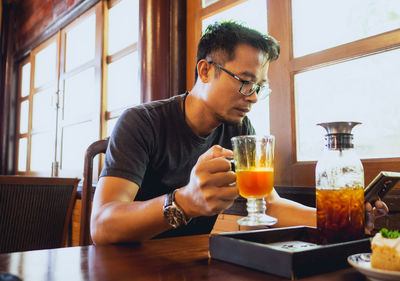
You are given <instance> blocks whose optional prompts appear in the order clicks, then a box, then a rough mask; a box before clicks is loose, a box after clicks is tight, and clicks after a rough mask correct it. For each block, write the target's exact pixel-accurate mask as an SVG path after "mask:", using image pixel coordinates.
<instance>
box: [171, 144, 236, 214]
mask: <svg viewBox="0 0 400 281" xmlns="http://www.w3.org/2000/svg"><path fill="white" fill-rule="evenodd" d="M232 155H233V154H232V151H231V150H228V149H225V148H222V147H221V146H219V145H214V146H213V147H211V148H210V149H209V150H207V151H206V152H205V153H204V154H203V155H201V156H200V157H199V159H198V161H197V163H196V165H195V166H194V167H193V169H192V171H191V173H190V181H189V183H188V185H186V186H185V187H183V188H180V189H179V190H178V191H177V192H176V193H175V198H176V203H177V204H178V205H179V206H180V207H181V208H182V209H183V211H184V212H185V214H186V216H188V217H198V216H212V215H215V214H218V213H220V212H221V211H223V210H225V209H226V208H229V207H230V206H231V205H232V203H233V201H234V200H235V198H236V197H237V196H238V195H239V192H238V189H237V188H236V186H232V184H234V183H235V181H236V174H235V173H234V172H232V171H231V164H230V162H229V161H228V160H227V159H226V158H225V157H232Z"/></svg>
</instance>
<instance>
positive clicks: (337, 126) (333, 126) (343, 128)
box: [317, 121, 362, 135]
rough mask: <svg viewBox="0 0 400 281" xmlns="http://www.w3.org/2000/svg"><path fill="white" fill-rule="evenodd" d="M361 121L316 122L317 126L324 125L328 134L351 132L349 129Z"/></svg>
mask: <svg viewBox="0 0 400 281" xmlns="http://www.w3.org/2000/svg"><path fill="white" fill-rule="evenodd" d="M359 124H362V123H361V122H350V121H337V122H326V123H318V124H317V125H318V126H321V127H324V128H325V130H326V132H327V133H328V135H332V134H351V130H353V128H354V127H355V126H357V125H359Z"/></svg>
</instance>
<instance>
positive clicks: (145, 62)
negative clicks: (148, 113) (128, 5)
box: [139, 0, 172, 102]
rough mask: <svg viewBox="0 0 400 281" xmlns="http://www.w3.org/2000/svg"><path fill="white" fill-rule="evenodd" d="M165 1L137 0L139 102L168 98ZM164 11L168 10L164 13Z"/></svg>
mask: <svg viewBox="0 0 400 281" xmlns="http://www.w3.org/2000/svg"><path fill="white" fill-rule="evenodd" d="M169 9H170V6H169V1H164V0H140V1H139V28H140V31H141V35H142V37H141V39H142V40H141V41H139V61H140V62H141V63H140V69H139V77H140V82H141V83H140V92H141V93H142V102H148V101H152V100H159V99H164V98H167V97H169V95H170V93H169V89H170V79H171V77H172V76H171V73H169V63H170V58H169V55H170V50H169ZM167 11H168V12H167Z"/></svg>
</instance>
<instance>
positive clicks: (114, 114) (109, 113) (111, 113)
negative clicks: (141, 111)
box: [105, 107, 128, 121]
mask: <svg viewBox="0 0 400 281" xmlns="http://www.w3.org/2000/svg"><path fill="white" fill-rule="evenodd" d="M127 108H128V107H122V108H118V109H114V110H112V111H106V113H105V119H106V120H107V121H108V120H110V119H114V118H118V117H119V116H121V114H122V113H123V112H124V110H126V109H127Z"/></svg>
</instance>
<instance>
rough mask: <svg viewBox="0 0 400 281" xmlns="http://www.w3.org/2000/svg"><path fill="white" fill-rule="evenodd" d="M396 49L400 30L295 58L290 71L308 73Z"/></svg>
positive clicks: (399, 42)
mask: <svg viewBox="0 0 400 281" xmlns="http://www.w3.org/2000/svg"><path fill="white" fill-rule="evenodd" d="M396 48H400V29H396V30H393V31H389V32H386V33H384V34H379V35H375V36H372V37H368V38H365V39H361V40H358V41H354V42H351V43H347V44H344V45H340V46H337V47H333V48H330V49H327V50H324V51H320V52H317V53H313V54H310V55H306V56H303V57H299V58H295V59H293V60H292V61H291V62H290V64H289V69H290V71H291V72H295V73H297V72H301V71H308V70H311V69H316V68H320V67H324V66H328V65H332V64H335V63H338V62H345V61H349V60H352V59H355V58H361V57H365V56H369V55H371V54H377V53H381V52H385V51H388V50H391V49H396Z"/></svg>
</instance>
